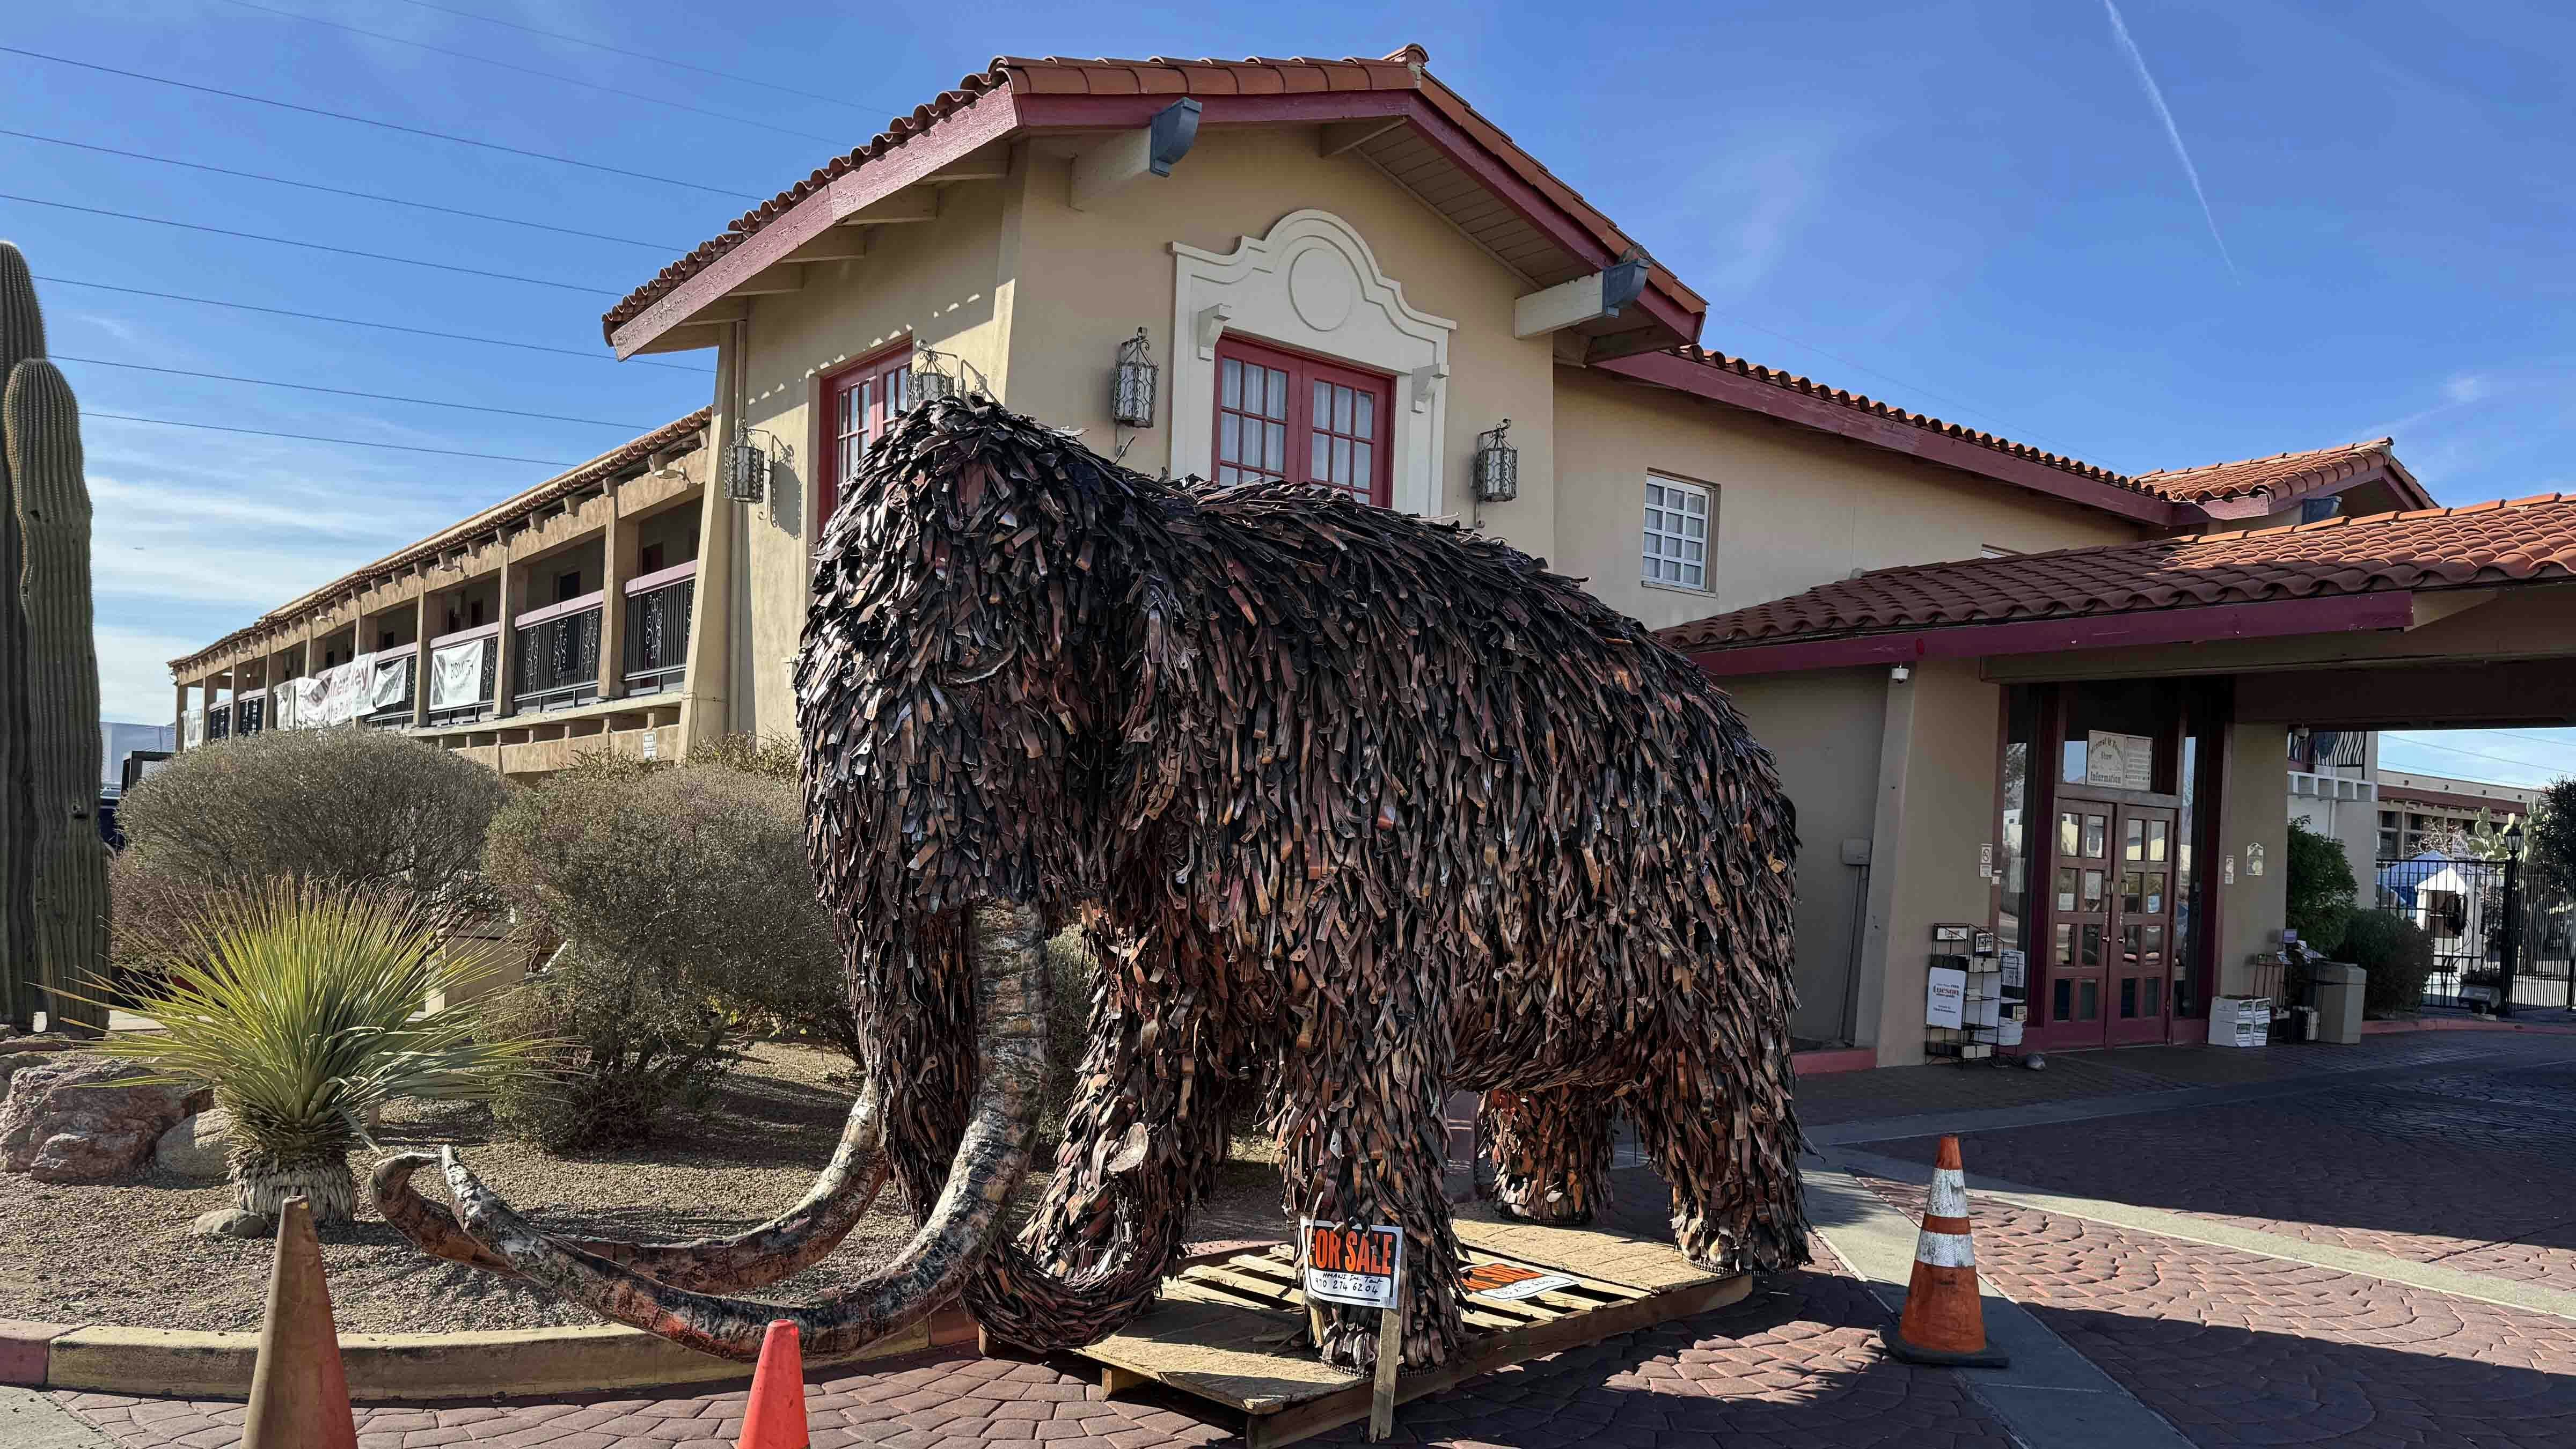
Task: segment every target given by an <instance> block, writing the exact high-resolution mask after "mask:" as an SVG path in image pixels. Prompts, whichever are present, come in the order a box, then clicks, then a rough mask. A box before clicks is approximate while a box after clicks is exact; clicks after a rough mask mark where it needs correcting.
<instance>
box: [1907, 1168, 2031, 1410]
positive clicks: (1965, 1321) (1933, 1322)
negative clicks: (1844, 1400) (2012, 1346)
mask: <svg viewBox="0 0 2576 1449" xmlns="http://www.w3.org/2000/svg"><path fill="white" fill-rule="evenodd" d="M1880 1337H1881V1338H1882V1339H1883V1340H1884V1341H1885V1342H1886V1344H1887V1351H1888V1352H1889V1353H1892V1354H1894V1355H1896V1356H1897V1357H1898V1358H1901V1359H1904V1360H1906V1361H1907V1362H1909V1363H1927V1364H1942V1365H1946V1366H1950V1367H1966V1368H2002V1367H2003V1366H2004V1365H2006V1364H2008V1363H2010V1362H2012V1359H2011V1357H2010V1356H2009V1355H2007V1354H2005V1353H2004V1352H2003V1351H2002V1350H2000V1349H1990V1348H1988V1347H1986V1310H1985V1305H1984V1303H1982V1302H1981V1301H1979V1299H1978V1296H1977V1244H1976V1240H1975V1239H1974V1238H1973V1237H1971V1236H1970V1235H1969V1232H1968V1174H1967V1169H1966V1168H1965V1167H1963V1166H1962V1165H1961V1164H1960V1161H1959V1139H1958V1138H1956V1137H1944V1138H1942V1139H1941V1154H1940V1156H1938V1157H1936V1158H1934V1159H1933V1161H1932V1195H1931V1197H1930V1198H1928V1199H1927V1200H1926V1201H1925V1202H1924V1204H1923V1231H1922V1233H1921V1234H1919V1235H1918V1236H1917V1237H1916V1238H1915V1240H1914V1281H1913V1282H1911V1283H1910V1284H1908V1285H1907V1286H1906V1289H1905V1312H1904V1315H1903V1316H1902V1317H1900V1318H1899V1319H1898V1320H1897V1322H1896V1326H1895V1327H1893V1328H1890V1329H1887V1330H1885V1331H1883V1332H1882V1333H1881V1334H1880Z"/></svg>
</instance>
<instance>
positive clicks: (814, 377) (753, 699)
mask: <svg viewBox="0 0 2576 1449" xmlns="http://www.w3.org/2000/svg"><path fill="white" fill-rule="evenodd" d="M1013 185H1014V183H1013V182H1009V181H1004V182H999V183H982V184H969V185H963V186H954V187H950V188H948V189H947V190H946V191H944V192H942V193H941V201H940V213H939V218H938V219H937V220H936V221H927V222H914V223H907V224H904V225H899V226H885V227H880V228H878V230H877V233H876V236H875V239H874V240H873V241H872V242H871V244H870V249H869V253H868V255H866V256H864V257H859V258H856V259H853V260H849V261H837V262H816V263H808V264H807V265H806V267H805V274H804V275H805V284H804V286H803V287H802V288H800V289H799V290H797V291H794V292H787V293H780V294H777V295H773V296H765V297H759V298H756V299H754V303H753V307H752V314H751V323H750V329H749V336H750V345H749V347H748V348H747V349H746V358H747V360H746V363H745V367H744V385H745V389H746V393H745V406H744V408H743V410H742V420H743V422H744V423H745V424H746V425H747V426H749V427H751V428H755V429H759V430H760V431H761V432H763V433H766V434H769V435H770V436H772V437H774V438H775V439H776V440H777V443H778V444H780V445H783V446H784V447H785V448H786V449H788V450H791V451H790V454H789V455H788V456H787V457H786V458H785V459H784V460H783V461H775V460H774V461H773V462H772V464H771V466H770V471H769V492H768V497H767V499H766V500H765V501H764V502H763V503H761V504H760V505H758V506H756V507H752V508H743V507H742V506H741V505H732V506H733V507H735V508H736V509H737V510H738V513H739V515H740V516H739V522H738V542H737V544H736V547H737V549H738V550H739V557H740V558H741V560H742V562H743V563H744V565H745V568H744V569H743V571H742V572H741V573H740V574H739V575H738V576H737V577H736V579H735V580H734V582H733V587H732V589H731V591H730V598H731V601H732V603H733V606H734V608H735V609H736V610H737V611H739V612H738V614H737V617H736V619H735V620H734V621H733V622H734V624H735V628H734V635H735V640H736V648H737V650H738V652H737V653H736V654H735V656H734V663H735V671H734V673H735V677H734V678H733V680H732V681H731V689H730V707H729V708H728V710H727V712H726V713H727V720H728V723H729V725H730V727H731V728H733V729H736V730H747V731H752V732H755V733H767V732H792V731H793V730H794V729H795V728H796V711H795V702H794V700H793V699H792V697H791V695H790V691H789V688H788V663H787V661H788V659H789V657H790V656H792V655H793V654H794V653H795V652H796V643H797V639H798V637H799V636H800V635H801V634H802V632H803V630H804V627H805V599H806V592H807V587H808V583H809V580H810V578H811V572H812V571H811V565H810V563H809V562H808V560H809V558H810V556H811V549H812V546H813V545H812V538H813V535H814V533H815V530H816V527H817V521H816V519H815V517H814V512H815V508H816V501H817V496H818V495H817V490H816V480H817V478H818V476H819V472H820V469H821V468H822V466H823V458H822V449H821V447H820V442H821V437H820V433H819V428H820V426H821V417H820V412H821V410H820V408H819V407H818V406H817V400H818V398H819V395H820V385H821V380H822V377H823V375H824V374H825V373H828V372H831V371H833V370H834V369H836V368H838V367H841V366H843V365H844V364H847V363H850V362H855V361H857V360H859V359H860V358H863V357H865V356H867V355H868V354H869V353H871V352H875V351H877V350H878V349H880V348H882V347H884V346H886V345H887V344H889V343H891V342H893V341H895V340H897V339H899V338H901V337H903V336H905V335H906V334H907V333H909V334H911V335H912V336H914V337H916V338H918V339H919V340H920V341H923V342H926V343H928V344H929V345H931V346H932V347H934V348H936V349H938V350H939V351H941V352H945V353H950V354H953V355H955V356H957V357H960V358H963V359H964V360H965V361H966V362H968V363H970V364H972V365H973V366H975V367H976V368H978V369H980V370H982V371H983V372H985V373H986V374H987V375H994V374H998V373H999V372H1000V371H1001V367H1002V359H1001V347H1000V336H1001V329H1000V327H999V325H998V324H997V323H996V321H995V312H996V306H997V302H996V297H997V293H999V292H1000V291H1002V290H1003V289H1005V288H1006V287H1007V285H1008V283H1009V280H1010V279H1009V278H1008V277H1007V276H1004V275H1002V273H1001V271H1000V263H1001V259H1002V254H1003V245H1002V243H1003V236H1004V232H1005V225H1004V221H1005V216H1004V213H1005V211H1006V209H1007V203H1008V199H1009V194H1010V188H1011V187H1012V186H1013ZM953 370H954V369H953V365H952V371H953ZM995 381H996V382H997V383H998V382H999V381H1000V379H999V377H995ZM1006 395H1007V394H1006ZM717 406H718V407H720V408H721V407H723V406H724V400H723V399H721V398H719V399H718V400H717ZM728 421H729V420H728ZM773 456H774V457H775V455H773ZM707 592H708V591H706V590H704V589H702V590H701V592H700V598H701V600H703V599H705V597H706V595H707Z"/></svg>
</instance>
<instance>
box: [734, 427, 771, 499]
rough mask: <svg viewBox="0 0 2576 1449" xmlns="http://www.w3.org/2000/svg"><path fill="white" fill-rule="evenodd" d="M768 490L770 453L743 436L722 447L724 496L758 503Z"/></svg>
mask: <svg viewBox="0 0 2576 1449" xmlns="http://www.w3.org/2000/svg"><path fill="white" fill-rule="evenodd" d="M768 491H769V453H768V450H766V449H764V448H762V447H761V446H760V445H759V444H758V443H755V442H751V441H749V440H747V439H746V440H744V441H742V442H738V443H735V444H734V445H732V446H731V447H729V448H726V449H725V466H724V492H725V497H727V498H729V499H731V500H732V501H734V502H736V503H758V502H759V501H760V500H761V499H762V498H763V497H764V496H766V495H767V493H768Z"/></svg>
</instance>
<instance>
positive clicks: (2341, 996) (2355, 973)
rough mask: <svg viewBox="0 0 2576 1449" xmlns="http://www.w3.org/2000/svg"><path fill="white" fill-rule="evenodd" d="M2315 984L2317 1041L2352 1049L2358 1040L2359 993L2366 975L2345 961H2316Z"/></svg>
mask: <svg viewBox="0 0 2576 1449" xmlns="http://www.w3.org/2000/svg"><path fill="white" fill-rule="evenodd" d="M2314 970H2315V975H2316V983H2317V1040H2319V1041H2331V1042H2341V1043H2342V1044H2344V1045H2345V1046H2353V1045H2356V1044H2358V1043H2359V1042H2360V1041H2361V991H2362V986H2363V984H2364V983H2365V982H2367V981H2368V980H2369V979H2370V973H2369V972H2367V971H2364V970H2362V969H2361V968H2360V967H2358V966H2355V965H2353V964H2352V963H2351V962H2349V961H2320V962H2318V963H2317V964H2316V966H2315V968H2314Z"/></svg>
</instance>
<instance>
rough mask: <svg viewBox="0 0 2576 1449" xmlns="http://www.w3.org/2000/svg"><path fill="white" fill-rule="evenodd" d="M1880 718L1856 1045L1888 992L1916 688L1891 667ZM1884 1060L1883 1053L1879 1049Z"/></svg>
mask: <svg viewBox="0 0 2576 1449" xmlns="http://www.w3.org/2000/svg"><path fill="white" fill-rule="evenodd" d="M1884 708H1885V715H1884V722H1883V723H1882V724H1881V726H1880V728H1879V736H1878V741H1879V743H1878V810H1877V813H1876V815H1875V816H1874V817H1873V819H1872V821H1871V824H1870V832H1869V899H1868V905H1867V912H1868V914H1867V915H1866V916H1865V917H1864V918H1863V921H1862V924H1861V938H1860V953H1859V960H1858V961H1857V962H1856V963H1855V966H1854V979H1853V981H1852V989H1851V1003H1852V1004H1851V1019H1850V1020H1848V1021H1846V1022H1845V1023H1844V1024H1843V1025H1844V1030H1845V1032H1846V1033H1847V1034H1848V1035H1849V1036H1850V1038H1851V1043H1852V1045H1854V1046H1871V1047H1874V1046H1877V1045H1878V1038H1879V1025H1880V1017H1881V1016H1882V1014H1883V1010H1882V1009H1883V1008H1884V1006H1885V1004H1886V997H1887V953H1888V950H1889V929H1890V926H1891V923H1892V918H1893V917H1894V915H1895V913H1896V885H1897V880H1898V876H1899V867H1900V866H1901V864H1902V862H1903V858H1904V838H1905V784H1906V780H1905V776H1906V767H1907V764H1908V762H1909V761H1910V759H1911V758H1912V755H1913V752H1914V750H1913V747H1914V687H1913V681H1912V680H1911V679H1910V678H1907V679H1898V678H1896V677H1894V671H1892V670H1891V671H1890V672H1889V678H1888V681H1887V700H1886V704H1885V707H1884ZM1879 1060H1880V1062H1881V1064H1882V1065H1883V1064H1885V1062H1886V1060H1887V1054H1886V1053H1885V1052H1883V1051H1882V1052H1881V1053H1880V1054H1879Z"/></svg>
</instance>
